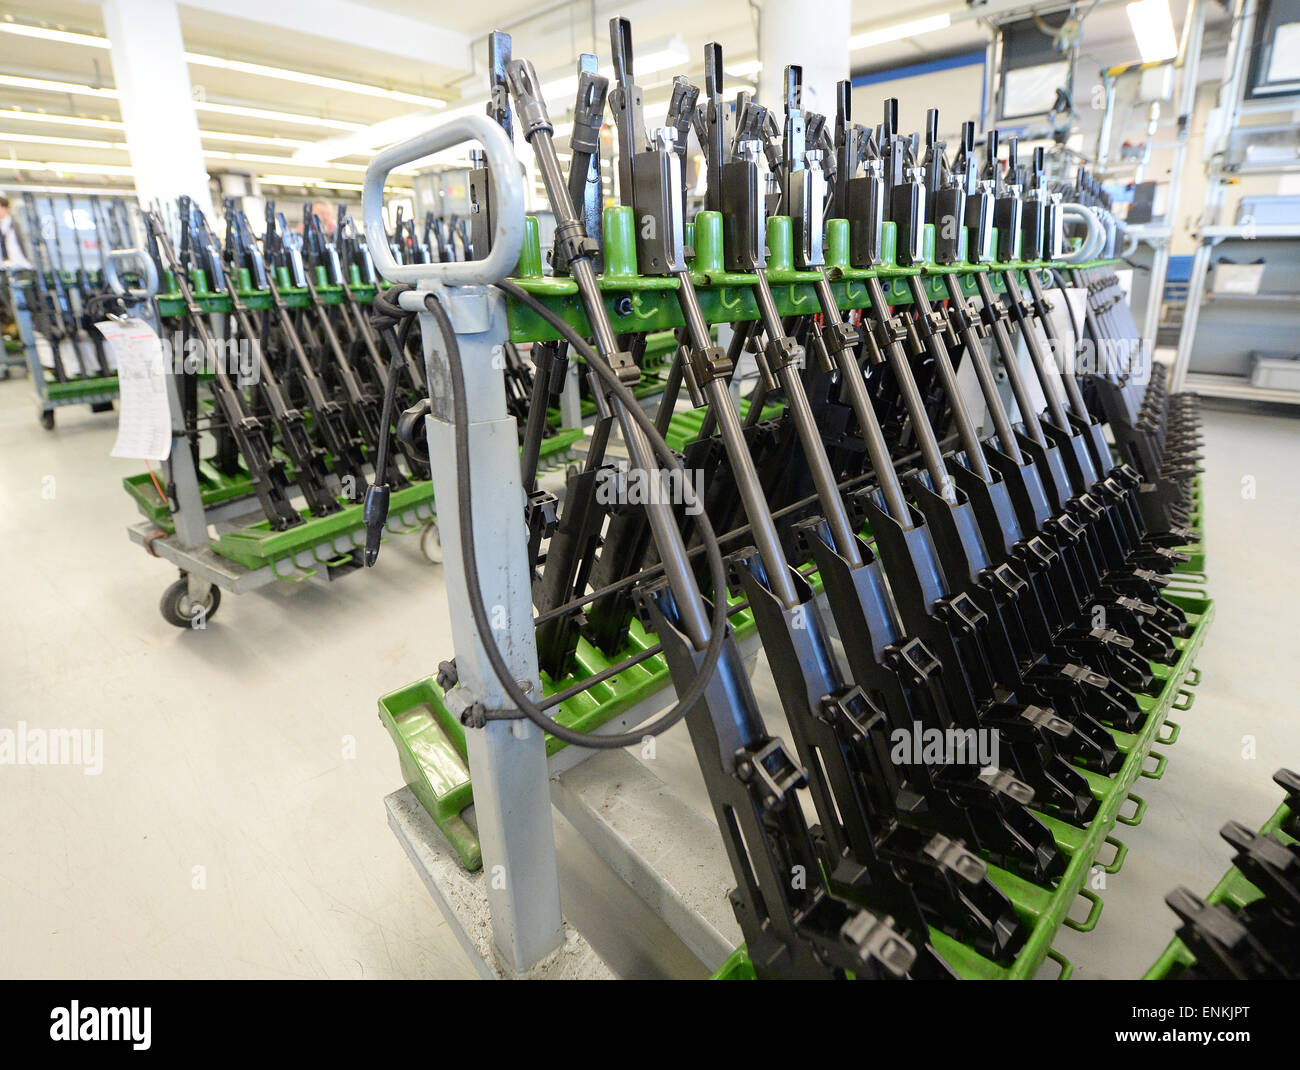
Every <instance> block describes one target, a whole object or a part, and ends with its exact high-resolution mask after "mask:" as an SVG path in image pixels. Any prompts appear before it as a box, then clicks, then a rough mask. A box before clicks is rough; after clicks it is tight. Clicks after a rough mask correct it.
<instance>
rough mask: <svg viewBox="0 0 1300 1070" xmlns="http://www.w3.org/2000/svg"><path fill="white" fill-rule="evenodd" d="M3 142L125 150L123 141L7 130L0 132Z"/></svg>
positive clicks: (0, 139) (0, 138)
mask: <svg viewBox="0 0 1300 1070" xmlns="http://www.w3.org/2000/svg"><path fill="white" fill-rule="evenodd" d="M0 114H3V113H0ZM5 141H20V142H22V143H23V144H24V145H63V146H65V147H66V148H80V149H120V150H125V149H126V142H125V141H103V140H100V139H97V138H89V137H56V136H55V135H53V134H15V133H13V132H11V131H8V130H5V131H0V142H5Z"/></svg>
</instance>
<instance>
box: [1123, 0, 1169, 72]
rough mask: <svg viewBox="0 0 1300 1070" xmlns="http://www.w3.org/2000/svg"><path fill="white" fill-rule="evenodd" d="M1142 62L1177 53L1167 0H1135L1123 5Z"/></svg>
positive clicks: (1159, 59)
mask: <svg viewBox="0 0 1300 1070" xmlns="http://www.w3.org/2000/svg"><path fill="white" fill-rule="evenodd" d="M1125 11H1127V12H1128V21H1129V24H1130V25H1131V26H1132V27H1133V36H1134V37H1136V38H1137V46H1138V51H1139V52H1140V53H1141V54H1142V62H1143V63H1159V62H1160V61H1161V60H1166V59H1173V58H1174V57H1175V56H1176V55H1178V38H1177V37H1175V36H1174V20H1173V18H1172V17H1171V16H1170V14H1169V0H1137V2H1136V3H1133V4H1128V5H1127V6H1126V7H1125Z"/></svg>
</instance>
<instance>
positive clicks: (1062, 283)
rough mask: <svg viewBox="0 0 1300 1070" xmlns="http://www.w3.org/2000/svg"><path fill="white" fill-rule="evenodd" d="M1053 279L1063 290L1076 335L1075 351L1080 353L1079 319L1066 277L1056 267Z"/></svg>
mask: <svg viewBox="0 0 1300 1070" xmlns="http://www.w3.org/2000/svg"><path fill="white" fill-rule="evenodd" d="M1052 280H1053V281H1054V282H1055V283H1056V288H1057V289H1058V290H1060V291H1061V301H1062V303H1063V304H1064V305H1065V312H1066V314H1067V315H1068V316H1069V317H1070V333H1071V334H1072V335H1074V351H1075V353H1078V352H1079V343H1080V341H1081V336H1080V334H1079V321H1078V320H1077V319H1075V318H1074V306H1073V305H1071V304H1070V296H1069V294H1067V293H1066V292H1065V279H1064V278H1063V277H1062V276H1061V273H1060V272H1059V271H1057V269H1056V268H1052Z"/></svg>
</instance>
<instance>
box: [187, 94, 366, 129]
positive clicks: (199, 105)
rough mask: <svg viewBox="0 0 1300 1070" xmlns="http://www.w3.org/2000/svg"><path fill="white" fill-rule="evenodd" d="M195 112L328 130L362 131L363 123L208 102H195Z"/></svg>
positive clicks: (242, 105)
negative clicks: (321, 127)
mask: <svg viewBox="0 0 1300 1070" xmlns="http://www.w3.org/2000/svg"><path fill="white" fill-rule="evenodd" d="M194 108H195V110H196V111H210V112H215V113H216V114H218V115H242V116H244V117H245V118H248V119H269V120H270V121H271V122H280V123H293V124H296V125H299V126H323V127H325V128H326V129H328V130H364V129H365V124H364V123H350V122H347V121H346V120H343V119H325V118H322V117H321V116H319V115H302V114H299V113H297V112H289V111H272V110H271V109H270V108H250V107H248V106H247V105H244V104H216V103H214V102H213V101H210V100H196V101H195V102H194Z"/></svg>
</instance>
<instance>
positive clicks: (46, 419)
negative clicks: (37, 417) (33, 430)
mask: <svg viewBox="0 0 1300 1070" xmlns="http://www.w3.org/2000/svg"><path fill="white" fill-rule="evenodd" d="M41 426H42V427H43V428H45V430H46V431H53V430H54V410H53V409H46V410H45V411H44V412H42V413H41Z"/></svg>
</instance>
